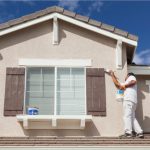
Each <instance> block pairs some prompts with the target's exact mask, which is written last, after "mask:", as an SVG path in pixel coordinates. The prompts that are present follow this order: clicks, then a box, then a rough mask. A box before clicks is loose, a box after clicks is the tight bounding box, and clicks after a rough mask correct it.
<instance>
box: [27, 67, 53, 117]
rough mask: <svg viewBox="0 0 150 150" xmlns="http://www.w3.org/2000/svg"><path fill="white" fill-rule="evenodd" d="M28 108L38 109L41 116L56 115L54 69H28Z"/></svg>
mask: <svg viewBox="0 0 150 150" xmlns="http://www.w3.org/2000/svg"><path fill="white" fill-rule="evenodd" d="M26 106H29V107H38V108H39V114H40V115H48V114H50V115H52V114H54V68H28V69H27V83H26Z"/></svg>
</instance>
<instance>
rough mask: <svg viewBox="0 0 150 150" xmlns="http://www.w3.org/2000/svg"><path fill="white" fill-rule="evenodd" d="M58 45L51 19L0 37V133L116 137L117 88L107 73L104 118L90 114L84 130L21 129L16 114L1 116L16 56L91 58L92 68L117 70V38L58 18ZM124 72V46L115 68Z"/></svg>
mask: <svg viewBox="0 0 150 150" xmlns="http://www.w3.org/2000/svg"><path fill="white" fill-rule="evenodd" d="M60 25H61V26H60V44H59V45H53V44H52V36H53V34H52V22H45V23H42V24H39V25H35V26H33V27H30V28H26V29H24V30H20V31H17V32H15V33H11V34H9V35H5V36H4V37H1V38H0V49H1V51H0V53H1V55H2V57H3V59H2V60H1V61H0V70H1V71H0V91H1V92H0V129H1V130H0V136H25V135H32V136H33V135H52V136H54V135H61V136H63V135H70V136H74V135H80V136H84V135H85V136H99V135H101V136H118V135H119V134H120V133H123V120H122V104H121V102H117V101H116V99H115V93H116V89H115V87H114V85H113V83H112V80H111V78H110V76H108V75H107V74H106V99H107V101H106V104H107V106H106V107H107V117H93V122H92V123H88V124H87V126H86V129H85V130H24V129H23V128H22V126H21V125H20V124H19V123H18V122H17V120H16V118H15V117H3V108H4V94H5V77H6V75H5V70H6V67H15V66H18V59H19V58H42V59H44V58H46V59H50V58H65V59H67V58H72V59H73V58H80V59H82V58H83V59H84V58H90V59H92V67H100V68H108V69H113V70H116V65H115V47H116V41H114V40H112V39H109V38H106V37H104V36H102V35H98V34H96V33H94V32H90V31H88V30H85V29H82V28H79V27H77V26H74V25H71V24H68V23H65V22H63V21H60ZM126 72H127V64H126V49H125V46H123V70H116V74H117V76H118V78H119V79H120V80H121V81H123V80H124V77H125V75H126Z"/></svg>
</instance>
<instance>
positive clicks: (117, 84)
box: [109, 70, 126, 90]
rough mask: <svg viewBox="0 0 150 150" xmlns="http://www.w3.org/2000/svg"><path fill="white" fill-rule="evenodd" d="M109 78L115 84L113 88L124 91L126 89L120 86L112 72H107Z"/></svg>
mask: <svg viewBox="0 0 150 150" xmlns="http://www.w3.org/2000/svg"><path fill="white" fill-rule="evenodd" d="M109 74H110V76H111V77H112V80H113V82H114V84H115V86H116V87H117V88H118V89H120V90H125V89H126V87H125V86H124V85H121V84H120V83H119V81H118V79H117V77H116V76H115V74H114V72H113V71H112V70H110V71H109Z"/></svg>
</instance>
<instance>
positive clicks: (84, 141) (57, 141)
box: [0, 136, 150, 146]
mask: <svg viewBox="0 0 150 150" xmlns="http://www.w3.org/2000/svg"><path fill="white" fill-rule="evenodd" d="M117 145H118V146H127V145H132V146H150V136H145V137H144V139H138V138H130V139H128V138H124V139H119V138H118V137H0V146H117Z"/></svg>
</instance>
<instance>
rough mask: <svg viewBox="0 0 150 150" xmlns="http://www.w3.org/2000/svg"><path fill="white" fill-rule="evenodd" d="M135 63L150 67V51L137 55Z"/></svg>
mask: <svg viewBox="0 0 150 150" xmlns="http://www.w3.org/2000/svg"><path fill="white" fill-rule="evenodd" d="M133 62H135V63H136V64H143V65H150V49H147V50H143V51H141V52H139V53H137V54H135V56H134V59H133Z"/></svg>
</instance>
